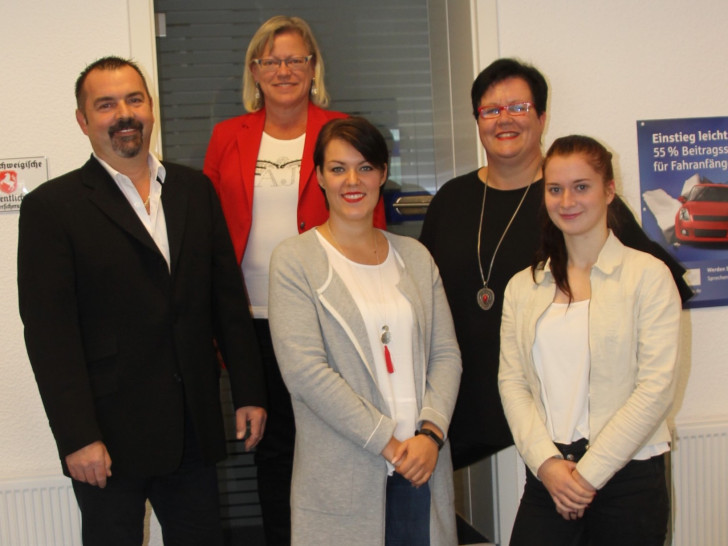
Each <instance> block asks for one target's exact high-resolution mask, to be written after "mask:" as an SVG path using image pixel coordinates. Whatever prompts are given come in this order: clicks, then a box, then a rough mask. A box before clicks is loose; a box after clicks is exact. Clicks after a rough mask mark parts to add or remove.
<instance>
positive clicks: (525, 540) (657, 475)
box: [510, 446, 670, 546]
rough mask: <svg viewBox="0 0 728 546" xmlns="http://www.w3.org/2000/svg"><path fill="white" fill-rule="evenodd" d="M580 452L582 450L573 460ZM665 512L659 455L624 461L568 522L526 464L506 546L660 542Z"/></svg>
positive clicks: (645, 545) (648, 545)
mask: <svg viewBox="0 0 728 546" xmlns="http://www.w3.org/2000/svg"><path fill="white" fill-rule="evenodd" d="M559 447H560V448H562V447H568V446H559ZM562 451H563V452H564V453H566V451H565V450H563V449H562ZM582 454H583V449H582V450H581V453H578V454H577V455H576V460H578V459H579V458H580V456H581V455H582ZM669 512H670V501H669V497H668V494H667V480H666V477H665V456H664V455H659V456H657V457H652V458H651V459H647V460H645V461H630V462H629V463H627V464H626V465H625V466H624V468H622V469H621V470H620V471H619V472H617V473H616V474H615V475H614V476H613V477H612V479H610V480H609V482H607V484H606V485H605V486H604V487H603V488H602V489H600V490H599V491H598V492H597V494H596V496H595V497H594V500H593V501H592V503H591V505H590V506H589V507H588V508H587V509H586V511H585V513H584V516H583V517H582V518H581V519H578V520H574V521H567V520H565V519H563V518H562V517H561V515H559V514H558V513H557V512H556V506H555V504H554V501H553V500H552V499H551V495H550V494H549V492H548V490H547V489H546V488H545V487H544V486H543V484H542V483H541V482H540V481H539V479H538V478H536V477H535V476H534V475H533V474H532V473H531V471H530V470H528V468H526V487H525V488H524V491H523V497H521V504H520V506H519V507H518V513H517V515H516V521H515V523H514V524H513V534H512V535H511V542H510V543H511V546H534V545H539V546H551V545H553V546H614V545H616V544H619V546H663V545H664V543H665V537H666V534H667V522H668V518H669Z"/></svg>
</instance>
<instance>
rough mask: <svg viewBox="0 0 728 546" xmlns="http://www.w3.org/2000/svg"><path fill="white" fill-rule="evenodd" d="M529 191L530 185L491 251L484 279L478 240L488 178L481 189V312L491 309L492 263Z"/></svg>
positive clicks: (481, 222)
mask: <svg viewBox="0 0 728 546" xmlns="http://www.w3.org/2000/svg"><path fill="white" fill-rule="evenodd" d="M529 189H531V184H529V185H528V186H526V191H524V192H523V196H522V197H521V200H520V201H519V202H518V206H517V207H516V210H515V212H514V213H513V216H511V219H510V220H509V221H508V225H507V226H506V229H504V230H503V234H502V235H501V237H500V240H499V241H498V244H497V245H495V250H494V251H493V257H492V258H491V259H490V265H489V266H488V276H487V277H486V276H485V275H484V274H483V263H482V261H481V257H480V240H481V238H482V232H483V216H484V215H485V194H486V193H487V191H488V177H487V176H486V178H485V187H484V188H483V203H482V204H481V205H480V224H479V225H478V249H477V250H478V269H479V270H480V280H481V281H482V283H483V288H481V289H480V290H478V294H477V300H478V305H479V306H480V308H481V309H482V310H483V311H488V310H489V309H490V308H491V307H493V304H494V303H495V292H493V290H492V289H491V288H488V282H489V281H490V274H491V273H492V272H493V262H494V261H495V256H496V254H498V249H499V248H500V246H501V243H502V242H503V239H504V238H505V236H506V233H508V229H509V228H510V227H511V224H512V223H513V220H515V219H516V214H518V211H519V210H520V209H521V205H523V201H524V200H525V199H526V194H528V190H529Z"/></svg>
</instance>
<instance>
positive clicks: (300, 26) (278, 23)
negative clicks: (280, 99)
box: [243, 15, 329, 112]
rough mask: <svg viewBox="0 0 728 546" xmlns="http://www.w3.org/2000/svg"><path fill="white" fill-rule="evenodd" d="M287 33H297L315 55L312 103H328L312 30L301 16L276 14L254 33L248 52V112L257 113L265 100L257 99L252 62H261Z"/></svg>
mask: <svg viewBox="0 0 728 546" xmlns="http://www.w3.org/2000/svg"><path fill="white" fill-rule="evenodd" d="M285 32H296V33H298V34H299V35H300V36H301V38H303V43H304V44H306V47H307V48H308V52H309V54H310V55H313V59H312V60H311V62H313V63H314V72H313V78H314V80H313V83H312V84H311V86H312V87H311V91H315V92H314V93H310V94H309V97H310V100H311V101H312V102H313V103H314V104H315V105H316V106H320V107H322V108H325V107H326V106H327V105H328V104H329V95H328V93H327V92H326V86H325V85H324V60H323V58H322V57H321V51H320V50H319V47H318V44H317V43H316V38H314V35H313V32H312V31H311V27H309V26H308V23H307V22H306V21H304V20H303V19H301V18H300V17H288V16H285V15H275V16H273V17H271V18H270V19H268V20H267V21H266V22H265V23H263V24H262V25H261V26H260V28H259V29H258V30H257V31H256V32H255V34H254V35H253V38H251V40H250V44H249V45H248V51H247V52H246V53H245V69H244V71H243V105H244V106H245V109H246V110H247V111H248V112H255V111H257V110H260V109H261V108H263V105H264V100H265V99H264V97H263V95H262V94H259V96H258V97H257V98H256V96H255V92H256V84H255V78H253V71H252V64H253V59H258V58H260V56H261V55H262V54H263V52H264V51H265V49H266V48H268V47H271V46H272V45H273V40H274V39H275V37H276V36H278V35H279V34H283V33H285Z"/></svg>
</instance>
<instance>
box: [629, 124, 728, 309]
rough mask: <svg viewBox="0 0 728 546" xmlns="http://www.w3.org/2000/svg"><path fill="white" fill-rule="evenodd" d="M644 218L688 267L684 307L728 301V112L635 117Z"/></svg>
mask: <svg viewBox="0 0 728 546" xmlns="http://www.w3.org/2000/svg"><path fill="white" fill-rule="evenodd" d="M637 146H638V152H639V169H640V195H641V202H642V225H643V227H644V229H645V231H646V232H647V234H648V235H649V236H650V238H652V239H653V240H655V241H657V242H658V243H660V244H661V245H662V246H663V247H665V248H666V249H667V250H668V251H669V252H670V253H672V255H673V256H675V258H677V260H678V261H680V263H682V264H683V266H685V268H686V269H687V270H688V273H687V276H686V279H687V281H688V284H690V286H691V288H692V289H693V291H694V292H695V296H694V297H693V298H692V299H691V300H689V301H688V302H687V304H686V305H685V307H688V308H690V307H708V306H715V305H728V117H716V118H688V119H655V120H643V121H638V122H637Z"/></svg>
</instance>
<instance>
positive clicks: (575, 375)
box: [533, 300, 590, 444]
mask: <svg viewBox="0 0 728 546" xmlns="http://www.w3.org/2000/svg"><path fill="white" fill-rule="evenodd" d="M533 362H534V365H535V367H536V373H537V374H538V377H539V379H540V380H541V399H542V401H543V405H544V408H545V409H546V426H547V427H548V429H549V432H551V439H552V440H553V441H554V442H556V443H559V444H570V443H571V442H574V441H576V440H579V439H580V438H589V366H590V357H589V300H583V301H575V302H571V304H566V303H552V304H551V305H550V306H549V308H548V309H546V311H545V312H544V314H543V315H541V317H540V318H539V319H538V322H537V323H536V339H535V342H534V344H533Z"/></svg>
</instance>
